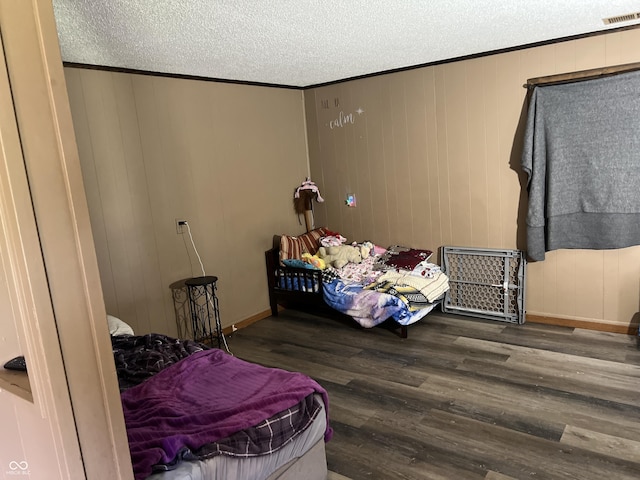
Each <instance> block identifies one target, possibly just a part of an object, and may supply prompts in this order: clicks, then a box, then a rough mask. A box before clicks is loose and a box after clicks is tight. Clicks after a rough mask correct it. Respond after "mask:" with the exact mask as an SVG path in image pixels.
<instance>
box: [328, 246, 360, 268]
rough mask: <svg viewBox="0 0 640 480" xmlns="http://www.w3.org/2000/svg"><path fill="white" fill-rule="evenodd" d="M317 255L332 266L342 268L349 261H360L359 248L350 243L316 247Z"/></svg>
mask: <svg viewBox="0 0 640 480" xmlns="http://www.w3.org/2000/svg"><path fill="white" fill-rule="evenodd" d="M318 257H320V258H321V259H323V260H324V261H325V263H326V264H327V265H331V266H332V267H334V268H342V267H344V266H345V265H346V264H347V263H349V262H352V263H360V262H361V261H362V256H361V255H360V249H359V248H358V247H354V246H352V245H340V246H336V247H320V248H319V249H318Z"/></svg>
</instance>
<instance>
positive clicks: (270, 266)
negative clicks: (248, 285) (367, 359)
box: [264, 235, 407, 338]
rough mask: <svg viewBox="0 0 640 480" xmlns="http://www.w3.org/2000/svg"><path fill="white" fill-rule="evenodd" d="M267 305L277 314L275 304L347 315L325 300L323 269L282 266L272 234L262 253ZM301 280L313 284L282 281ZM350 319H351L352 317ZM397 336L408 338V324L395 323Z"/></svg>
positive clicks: (340, 316)
mask: <svg viewBox="0 0 640 480" xmlns="http://www.w3.org/2000/svg"><path fill="white" fill-rule="evenodd" d="M264 255H265V262H266V266H267V282H268V286H269V305H270V306H271V315H273V316H274V317H277V316H278V305H281V306H283V307H285V308H294V309H298V310H307V311H309V310H310V311H313V312H314V313H323V314H325V315H328V316H332V317H339V318H342V319H344V318H350V317H348V316H347V315H344V314H342V313H340V312H338V311H337V310H335V309H333V308H331V307H330V306H329V305H327V304H326V302H325V301H324V298H323V291H322V288H323V286H322V271H321V270H311V269H308V268H295V267H283V266H282V265H280V235H274V236H273V246H272V248H270V249H269V250H267V251H266V252H265V253H264ZM288 284H289V285H292V284H298V285H300V284H304V285H312V286H314V288H313V289H312V290H308V291H302V290H290V289H287V288H282V287H281V285H288ZM351 320H353V319H351ZM398 327H399V328H400V333H399V335H400V337H401V338H407V326H406V325H398Z"/></svg>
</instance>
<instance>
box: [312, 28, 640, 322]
mask: <svg viewBox="0 0 640 480" xmlns="http://www.w3.org/2000/svg"><path fill="white" fill-rule="evenodd" d="M638 45H640V29H634V30H628V31H623V32H617V33H611V34H608V35H601V36H594V37H589V38H584V39H580V40H575V41H569V42H563V43H558V44H554V45H549V46H543V47H536V48H531V49H527V50H522V51H516V52H511V53H505V54H499V55H492V56H487V57H483V58H478V59H473V60H465V61H459V62H453V63H449V64H445V65H439V66H432V67H426V68H421V69H416V70H411V71H406V72H401V73H394V74H390V75H383V76H377V77H372V78H367V79H361V80H354V81H350V82H346V83H342V84H337V85H333V86H327V87H322V88H317V89H313V90H309V91H307V92H305V102H306V112H307V123H308V125H309V130H308V131H309V139H308V142H309V156H310V166H311V176H312V179H313V180H314V181H316V182H317V183H318V185H319V186H320V189H321V192H322V194H323V196H324V198H325V199H326V203H325V204H323V205H320V206H319V207H318V209H317V215H316V217H317V220H318V222H319V223H322V224H326V225H328V226H329V227H331V228H333V229H335V230H339V231H340V232H341V233H343V235H345V236H346V237H347V238H349V239H350V240H364V239H369V240H372V241H374V242H376V243H378V244H381V245H389V244H394V243H400V244H409V245H411V246H414V247H423V248H430V249H437V248H438V247H441V246H444V245H453V246H473V247H488V248H508V249H511V248H516V247H520V248H523V247H524V245H523V244H522V242H521V241H520V240H519V238H522V235H523V234H524V231H523V229H522V228H521V225H522V221H523V218H522V214H521V213H520V212H521V211H522V210H521V209H522V207H524V204H522V203H521V200H522V199H521V193H522V192H523V190H522V189H521V187H520V182H521V177H522V175H521V173H520V170H519V168H518V164H519V154H520V143H521V140H520V137H521V131H520V128H521V115H522V111H523V105H524V100H525V95H526V90H525V89H524V88H523V87H522V86H523V84H524V83H525V82H526V80H527V79H528V78H531V77H539V76H543V75H551V74H555V73H564V72H571V71H576V70H584V69H590V68H597V67H604V66H609V65H617V64H623V63H630V62H638V61H640V50H638V48H637V46H638ZM359 108H360V109H362V110H363V112H362V113H360V114H358V113H357V110H358V109H359ZM341 115H342V117H341ZM347 193H355V194H356V198H357V207H356V208H348V207H346V206H345V205H344V198H345V196H346V194H347ZM519 225H520V228H519ZM639 304H640V247H632V248H626V249H622V250H613V251H586V250H574V251H570V250H562V251H556V252H551V253H549V254H547V259H546V260H545V261H544V262H538V263H530V264H529V266H528V275H527V290H526V308H527V312H528V313H529V314H535V315H542V316H551V317H558V318H570V319H580V320H585V321H594V322H600V323H610V324H615V325H629V324H630V323H631V320H632V317H633V315H634V314H635V313H636V312H638V311H639V310H640V306H639Z"/></svg>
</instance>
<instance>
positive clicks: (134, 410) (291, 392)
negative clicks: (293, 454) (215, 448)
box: [121, 349, 333, 480]
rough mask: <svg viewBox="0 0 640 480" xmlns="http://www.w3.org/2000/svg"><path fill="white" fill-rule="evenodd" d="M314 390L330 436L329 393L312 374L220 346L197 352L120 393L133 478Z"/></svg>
mask: <svg viewBox="0 0 640 480" xmlns="http://www.w3.org/2000/svg"><path fill="white" fill-rule="evenodd" d="M314 392H318V393H320V394H321V395H322V397H323V400H324V402H325V405H326V406H327V431H326V432H325V441H329V440H330V439H331V436H332V434H333V431H332V430H331V428H330V427H329V423H328V398H327V392H326V391H325V389H324V388H322V386H320V385H319V384H318V383H317V382H315V381H314V380H313V379H311V378H309V377H307V376H306V375H304V374H302V373H295V372H288V371H286V370H280V369H276V368H267V367H263V366H261V365H257V364H253V363H249V362H245V361H244V360H240V359H238V358H236V357H233V356H231V355H228V354H227V353H225V352H223V351H222V350H218V349H212V350H205V351H201V352H197V353H194V354H192V355H190V356H188V357H186V358H184V359H182V360H180V361H179V362H177V363H175V364H174V365H172V366H170V367H168V368H166V369H165V370H163V371H161V372H160V373H158V374H156V375H155V376H153V377H151V378H149V379H148V380H146V381H145V382H144V383H141V384H140V385H138V386H135V387H132V388H130V389H128V390H126V391H125V392H123V393H122V395H121V397H122V407H123V410H124V417H125V422H126V426H127V435H128V437H129V449H130V451H131V459H132V462H133V470H134V473H135V478H136V480H141V479H144V478H146V477H147V476H149V475H150V474H151V473H152V467H153V465H155V464H158V463H169V462H171V460H172V459H173V458H174V457H175V456H176V455H177V454H178V453H179V452H180V451H181V450H182V449H184V448H185V447H186V448H189V449H190V450H196V449H198V448H200V447H202V446H203V445H206V444H207V443H211V442H215V441H217V440H220V439H222V438H225V437H228V436H230V435H232V434H233V433H236V432H238V431H240V430H244V429H247V428H249V427H252V426H254V425H256V424H258V423H260V422H261V421H262V420H265V419H266V418H269V417H271V416H273V415H274V414H275V413H277V412H280V411H281V410H285V409H286V408H289V407H292V406H293V405H296V404H297V403H298V402H300V401H301V400H302V399H304V398H305V397H306V396H307V395H309V394H311V393H314Z"/></svg>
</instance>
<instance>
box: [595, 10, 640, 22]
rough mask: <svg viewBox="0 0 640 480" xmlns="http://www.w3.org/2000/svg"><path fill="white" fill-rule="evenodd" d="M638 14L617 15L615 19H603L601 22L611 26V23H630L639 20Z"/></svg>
mask: <svg viewBox="0 0 640 480" xmlns="http://www.w3.org/2000/svg"><path fill="white" fill-rule="evenodd" d="M639 19H640V12H637V13H627V14H626V15H618V16H617V17H609V18H603V19H602V21H603V22H604V23H605V25H611V24H612V23H620V22H630V21H631V20H639Z"/></svg>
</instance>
